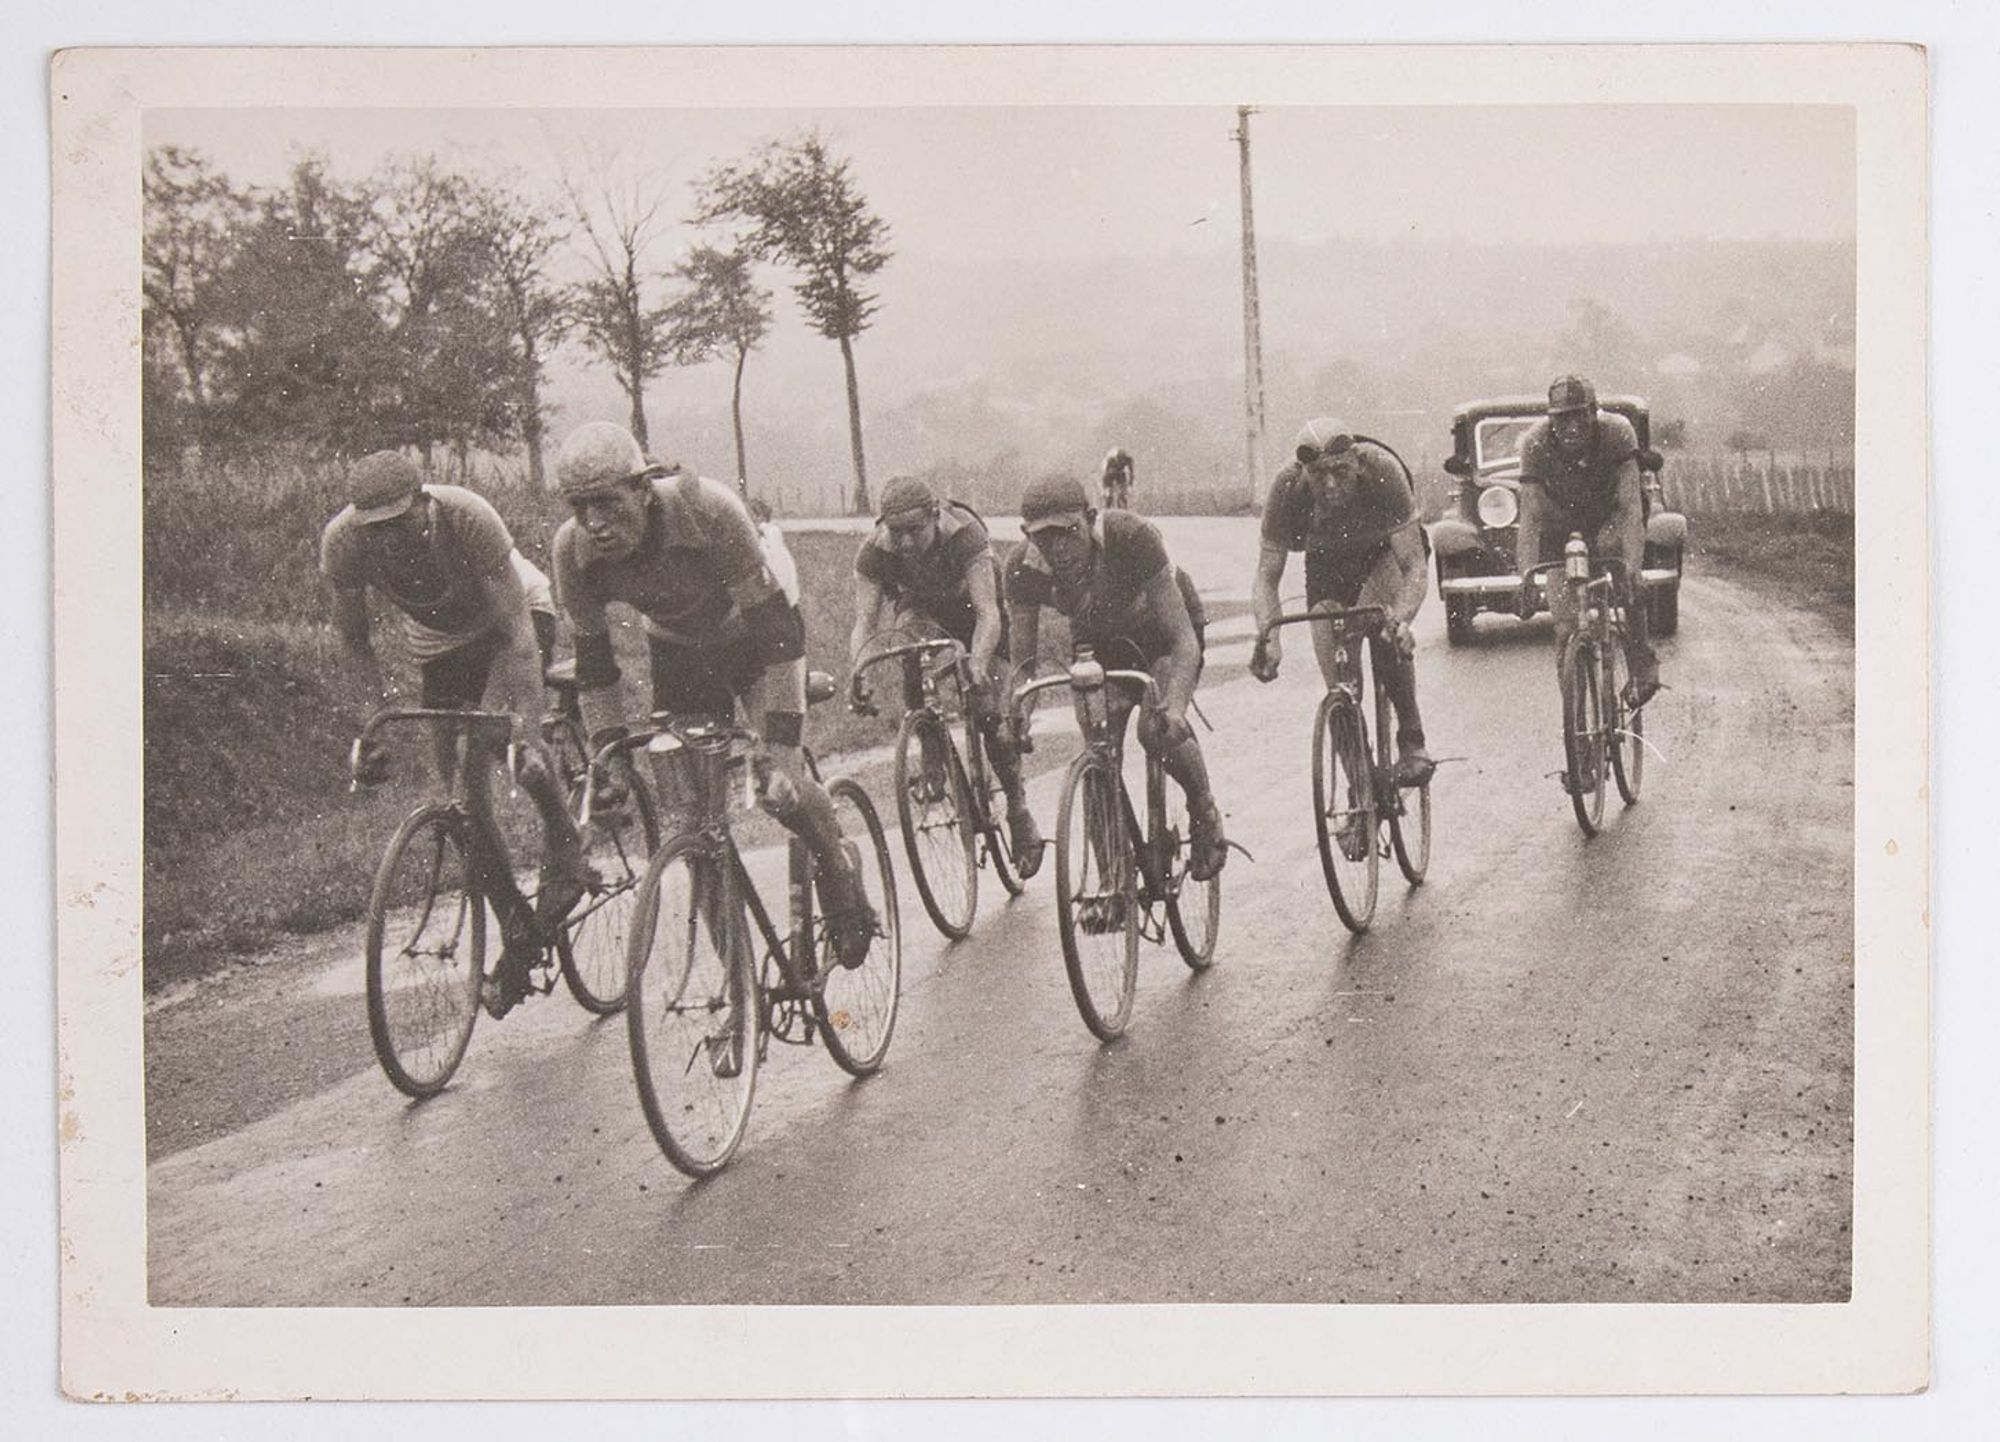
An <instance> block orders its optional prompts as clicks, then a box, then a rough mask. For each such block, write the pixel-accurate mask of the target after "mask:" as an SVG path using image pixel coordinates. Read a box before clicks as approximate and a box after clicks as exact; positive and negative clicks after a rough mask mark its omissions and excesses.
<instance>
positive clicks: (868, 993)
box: [813, 777, 903, 1076]
mask: <svg viewBox="0 0 2000 1442" xmlns="http://www.w3.org/2000/svg"><path fill="white" fill-rule="evenodd" d="M826 791H827V795H829V796H830V797H832V798H833V809H834V813H835V814H836V815H837V816H838V817H839V818H840V834H841V837H842V844H843V845H845V846H846V848H847V855H848V859H849V860H850V861H852V862H854V863H856V864H857V865H858V866H859V867H860V871H861V887H862V890H863V891H865V892H866V893H867V894H868V904H869V905H870V906H872V907H873V908H874V909H875V919H876V920H877V921H878V922H879V923H880V924H881V931H880V933H879V934H878V935H877V936H876V938H875V941H874V944H873V945H872V946H870V947H869V948H868V954H867V955H866V956H864V957H863V958H862V959H861V961H860V963H859V964H858V965H855V966H851V967H850V966H843V965H841V963H840V962H839V961H837V960H835V952H834V947H833V940H832V938H831V937H828V936H826V935H824V934H822V935H821V936H820V938H819V949H818V955H819V957H820V964H821V965H822V966H823V967H825V968H826V974H825V977H824V980H823V984H821V985H820V986H819V987H818V988H816V989H815V991H814V993H813V1013H814V1015H815V1016H817V1017H818V1018H819V1025H820V1039H821V1040H822V1041H824V1042H825V1043H826V1049H827V1053H828V1055H830V1056H832V1058H833V1059H834V1061H835V1062H836V1063H837V1064H838V1065H839V1067H840V1069H841V1070H842V1071H845V1072H848V1073H849V1074H851V1075H853V1076H868V1075H870V1074H872V1073H873V1072H874V1071H875V1070H876V1068H878V1067H880V1066H881V1065H882V1058H883V1057H884V1056H885V1055H887V1054H888V1051H889V1037H890V1036H891V1034H892V1033H894V1031H895V1030H896V1007H897V1002H898V1001H899V999H900V997H901V995H902V987H903V926H902V921H901V919H900V918H899V916H898V915H897V911H896V871H895V867H894V865H893V864H892V863H891V861H890V857H889V839H888V837H887V836H885V835H884V834H883V832H882V819H881V818H880V817H879V816H877V815H876V814H875V803H874V802H872V801H870V800H869V799H868V793H867V792H865V791H863V790H862V789H861V786H860V784H859V783H858V782H855V781H852V780H849V779H848V778H846V777H842V778H841V779H840V780H838V781H836V782H834V783H833V784H832V785H830V786H828V787H827V788H826ZM820 925H821V926H822V927H824V926H825V918H823V917H822V918H821V920H820Z"/></svg>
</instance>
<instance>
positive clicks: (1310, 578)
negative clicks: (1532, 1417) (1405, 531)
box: [1306, 526, 1431, 606]
mask: <svg viewBox="0 0 2000 1442" xmlns="http://www.w3.org/2000/svg"><path fill="white" fill-rule="evenodd" d="M1417 534H1418V535H1420V536H1422V537H1423V538H1424V558H1425V559H1426V560H1429V559H1430V554H1431V538H1430V533H1429V532H1428V531H1426V530H1424V528H1423V527H1421V526H1419V527H1418V528H1417ZM1393 564H1394V562H1393V561H1392V560H1391V559H1390V549H1389V543H1388V542H1387V541H1384V542H1383V543H1382V544H1381V545H1379V546H1376V547H1374V548H1373V549H1371V550H1368V551H1365V552H1362V553H1360V554H1359V555H1356V554H1355V553H1353V552H1351V551H1331V550H1317V551H1316V550H1312V549H1308V550H1307V551H1306V605H1307V606H1321V605H1327V604H1332V605H1335V606H1355V605H1359V604H1360V602H1361V590H1362V588H1363V587H1364V586H1366V585H1367V584H1368V578H1369V577H1370V576H1372V575H1374V574H1375V572H1376V571H1377V570H1379V569H1381V568H1382V567H1384V566H1390V565H1393Z"/></svg>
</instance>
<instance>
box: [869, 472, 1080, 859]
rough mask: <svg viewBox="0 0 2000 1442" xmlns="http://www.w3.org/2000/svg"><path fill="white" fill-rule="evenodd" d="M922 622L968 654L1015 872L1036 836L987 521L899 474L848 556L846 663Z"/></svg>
mask: <svg viewBox="0 0 2000 1442" xmlns="http://www.w3.org/2000/svg"><path fill="white" fill-rule="evenodd" d="M912 620H915V621H923V622H928V623H930V624H931V625H933V626H936V627H937V628H938V629H939V630H941V631H943V632H944V633H945V634H946V635H947V636H950V637H952V638H954V639H955V640H957V641H958V642H959V644H960V645H962V646H964V647H965V649H966V651H967V652H968V653H969V655H970V657H971V662H972V676H973V685H972V690H971V694H970V695H968V696H967V697H966V703H967V705H968V706H970V708H971V710H972V715H973V719H974V721H975V723H976V724H977V725H978V727H979V730H980V734H981V735H983V736H984V737H985V738H986V754H987V755H988V756H989V757H990V758H992V761H993V774H994V775H995V776H996V777H997V778H998V779H999V782H1000V787H1001V789H1002V790H1003V791H1004V792H1005V793H1006V795H1007V830H1008V833H1009V837H1010V839H1011V841H1012V843H1013V853H1014V862H1015V865H1016V867H1017V868H1018V870H1019V872H1020V875H1021V876H1022V877H1023V878H1026V877H1030V876H1033V875H1034V874H1035V872H1036V871H1037V870H1038V869H1039V868H1040V866H1041V864H1042V837H1041V833H1040V831H1038V830H1037V829H1036V827H1035V818H1034V816H1033V814H1032V813H1030V812H1029V810H1028V803H1027V798H1026V797H1025V796H1024V795H1023V794H1022V790H1021V753H1020V749H1019V746H1018V745H1017V742H1016V739H1015V734H1014V728H1013V727H1012V726H1011V725H1003V724H1002V719H1001V705H1000V703H1001V701H1002V699H1003V698H1005V697H1006V695H1007V691H1006V687H1007V680H1008V670H1007V616H1006V612H1005V611H1004V610H1002V608H1001V604H1000V566H999V563H998V562H997V561H996V560H995V559H994V556H993V544H992V540H991V538H990V537H989V536H988V534H987V530H986V522H985V521H984V520H982V519H981V518H980V516H979V514H978V513H977V512H976V511H974V510H973V509H972V508H971V507H970V506H967V505H964V504H962V503H960V502H958V501H946V502H940V501H939V500H938V498H937V495H936V494H935V493H934V492H933V491H932V490H931V488H930V487H929V486H928V485H927V484H925V483H924V482H923V481H921V480H919V479H917V478H916V477H914V476H898V477H896V478H895V479H893V480H891V481H890V482H889V484H888V485H887V486H885V487H884V488H883V491H882V509H881V513H880V515H879V516H878V517H877V519H876V525H875V530H874V532H873V534H871V535H870V536H869V538H868V539H867V540H866V541H864V542H863V543H862V545H861V549H860V551H859V552H858V553H857V554H856V555H855V557H854V634H853V636H852V637H851V638H850V640H849V642H848V656H849V663H850V664H853V663H855V662H858V661H859V660H860V659H861V650H862V647H863V646H865V645H866V644H867V643H868V641H869V639H870V638H871V637H873V636H874V635H875V634H876V633H877V632H878V631H880V630H882V629H883V628H884V626H885V625H886V626H895V625H902V624H907V623H908V622H910V621H912ZM866 685H867V678H866V677H864V676H863V675H862V674H861V673H860V672H858V671H857V672H855V673H854V680H853V682H852V685H851V687H850V692H851V695H850V699H851V702H852V704H853V705H854V706H855V708H856V709H857V710H858V709H861V708H862V707H864V706H866V705H867V704H868V696H867V691H866Z"/></svg>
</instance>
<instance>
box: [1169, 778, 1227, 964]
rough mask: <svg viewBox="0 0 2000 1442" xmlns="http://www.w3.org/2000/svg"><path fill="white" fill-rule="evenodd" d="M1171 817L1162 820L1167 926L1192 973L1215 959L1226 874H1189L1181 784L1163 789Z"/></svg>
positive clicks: (1170, 782) (1170, 785)
mask: <svg viewBox="0 0 2000 1442" xmlns="http://www.w3.org/2000/svg"><path fill="white" fill-rule="evenodd" d="M1161 789H1162V791H1163V792H1164V794H1165V796H1166V811H1167V814H1166V815H1165V816H1164V817H1163V818H1162V822H1163V824H1164V829H1165V831H1166V835H1167V842H1168V852H1167V858H1166V867H1167V878H1166V880H1167V927H1168V929H1169V930H1171V931H1172V932H1173V934H1174V948H1175V950H1177V951H1179V952H1180V954H1181V960H1182V961H1184V962H1186V963H1187V964H1188V969H1189V970H1191V971H1207V970H1208V968H1209V966H1210V965H1211V964H1212V963H1213V962H1214V960H1215V935H1216V932H1217V931H1218V930H1220V929H1221V926H1222V874H1221V873H1220V872H1217V873H1216V874H1215V875H1214V876H1211V877H1210V878H1209V879H1208V880H1206V881H1196V880H1195V879H1194V878H1193V877H1191V876H1189V875H1188V853H1189V850H1190V847H1189V843H1188V836H1189V832H1190V831H1191V829H1192V828H1191V827H1190V825H1189V823H1188V807H1187V797H1186V796H1184V795H1183V794H1182V793H1181V788H1180V786H1179V785H1178V783H1175V782H1172V781H1169V782H1168V783H1167V784H1166V785H1165V786H1163V787H1162V788H1161Z"/></svg>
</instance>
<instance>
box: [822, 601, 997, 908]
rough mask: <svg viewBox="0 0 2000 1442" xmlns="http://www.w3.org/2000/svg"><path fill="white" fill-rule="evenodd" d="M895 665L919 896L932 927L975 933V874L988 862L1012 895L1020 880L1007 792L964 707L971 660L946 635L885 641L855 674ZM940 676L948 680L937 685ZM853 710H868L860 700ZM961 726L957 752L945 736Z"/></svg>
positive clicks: (900, 770)
mask: <svg viewBox="0 0 2000 1442" xmlns="http://www.w3.org/2000/svg"><path fill="white" fill-rule="evenodd" d="M892 661H893V662H896V663H898V664H899V665H900V666H901V669H902V675H903V706H904V709H903V721H902V725H901V726H900V727H899V728H898V730H897V732H896V772H895V787H896V817H897V820H898V821H899V822H900V823H901V826H902V831H903V847H904V849H905V851H906V852H907V853H908V854H909V858H910V875H911V877H912V878H913V879H914V880H915V881H916V883H917V896H918V899H920V900H921V901H922V902H923V904H924V910H925V911H926V912H928V913H929V914H930V918H931V921H932V923H933V924H934V925H936V927H937V929H938V930H939V931H941V932H943V933H944V934H945V935H946V936H947V937H949V938H950V939H952V940H953V941H958V940H962V939H963V938H964V937H965V936H966V935H967V934H968V933H969V932H971V930H972V918H973V915H974V913H975V912H976V911H977V909H978V906H979V872H980V870H981V868H982V867H985V866H988V865H990V866H991V867H992V868H993V874H994V876H995V877H997V878H998V879H999V882H1000V885H1001V887H1002V888H1004V889H1005V891H1006V892H1007V894H1008V895H1009V896H1019V895H1020V894H1021V892H1022V890H1023V885H1024V883H1023V882H1022V880H1021V874H1020V872H1019V870H1018V869H1017V868H1016V867H1015V864H1014V854H1013V850H1012V846H1011V841H1010V836H1009V833H1008V830H1007V824H1006V798H1005V795H1004V793H1003V792H1002V791H1001V787H1000V779H999V777H998V776H996V775H995V774H994V773H993V767H992V763H991V761H990V760H989V759H988V757H987V754H986V738H985V736H984V735H983V734H982V733H981V732H980V729H979V724H978V721H977V720H976V719H975V718H974V716H973V714H972V707H971V706H970V704H968V697H969V694H970V691H971V681H972V675H971V665H972V662H971V657H970V656H969V654H968V653H967V651H966V649H965V647H964V646H963V645H961V644H960V643H959V642H958V641H956V640H954V639H953V638H951V637H948V636H944V637H926V638H924V639H921V640H916V641H909V642H905V643H902V644H897V645H890V646H886V647H884V648H882V649H880V650H876V651H873V652H869V651H866V650H864V652H863V655H862V658H861V659H860V660H859V661H858V662H857V663H856V664H855V667H854V675H855V677H856V678H857V679H858V678H860V677H862V676H863V675H865V674H866V673H867V672H868V671H869V670H871V669H873V668H874V667H875V666H878V665H881V664H884V663H887V662H892ZM946 678H949V679H950V680H951V681H952V682H953V684H952V686H951V687H950V688H949V692H950V693H953V694H948V693H947V688H946V686H945V685H944V682H945V680H946ZM860 694H861V693H858V692H857V704H856V707H855V709H856V710H857V711H860V712H862V713H863V714H865V715H873V714H874V707H873V706H872V705H870V704H868V703H867V702H866V701H865V700H859V699H858V698H859V696H860ZM961 720H962V721H963V723H964V727H965V742H964V746H963V749H961V748H960V745H959V743H958V741H957V739H956V737H954V736H953V734H952V727H953V725H954V724H956V723H958V722H959V721H961Z"/></svg>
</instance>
